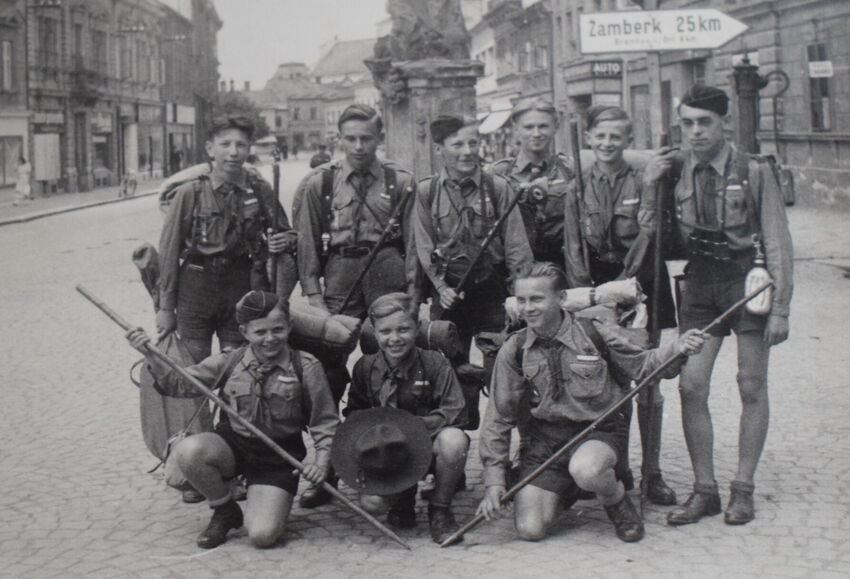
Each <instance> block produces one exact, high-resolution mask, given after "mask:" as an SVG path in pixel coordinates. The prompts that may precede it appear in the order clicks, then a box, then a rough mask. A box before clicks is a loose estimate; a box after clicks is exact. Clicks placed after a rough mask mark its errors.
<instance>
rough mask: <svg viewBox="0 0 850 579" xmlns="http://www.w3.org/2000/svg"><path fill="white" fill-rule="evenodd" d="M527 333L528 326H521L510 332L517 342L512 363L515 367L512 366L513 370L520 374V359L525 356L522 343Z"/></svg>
mask: <svg viewBox="0 0 850 579" xmlns="http://www.w3.org/2000/svg"><path fill="white" fill-rule="evenodd" d="M527 333H528V328H523V329H521V330H518V331H516V332H515V333H514V334H512V335H514V336H517V342H518V343H519V347H518V348H517V349H516V352H515V354H514V364H515V365H516V368H514V370H517V371H518V372H519V373H520V374H522V360H523V358H524V357H525V349H524V348H523V347H522V344H523V343H524V342H525V340H526V335H527ZM520 336H521V337H520Z"/></svg>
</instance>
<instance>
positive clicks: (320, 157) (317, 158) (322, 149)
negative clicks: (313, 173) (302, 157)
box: [310, 145, 331, 169]
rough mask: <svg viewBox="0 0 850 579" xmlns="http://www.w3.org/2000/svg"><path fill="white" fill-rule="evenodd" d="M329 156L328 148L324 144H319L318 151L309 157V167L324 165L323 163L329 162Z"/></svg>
mask: <svg viewBox="0 0 850 579" xmlns="http://www.w3.org/2000/svg"><path fill="white" fill-rule="evenodd" d="M330 161H331V156H330V155H328V148H327V146H326V145H319V152H318V153H316V154H315V155H313V156H312V157H310V168H311V169H315V168H316V167H318V166H319V165H324V164H325V163H330Z"/></svg>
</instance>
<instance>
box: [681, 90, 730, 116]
mask: <svg viewBox="0 0 850 579" xmlns="http://www.w3.org/2000/svg"><path fill="white" fill-rule="evenodd" d="M681 104H683V105H686V106H689V107H693V108H695V109H704V110H706V111H711V112H713V113H717V114H718V115H720V116H721V117H725V116H726V113H728V112H729V97H728V96H727V94H726V92H724V91H723V90H721V89H719V88H717V87H714V86H706V85H704V84H695V85H693V86H692V87H691V88H689V89H688V91H687V92H686V93H685V94H684V96H683V97H682V102H681Z"/></svg>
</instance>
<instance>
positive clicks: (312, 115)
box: [310, 107, 317, 121]
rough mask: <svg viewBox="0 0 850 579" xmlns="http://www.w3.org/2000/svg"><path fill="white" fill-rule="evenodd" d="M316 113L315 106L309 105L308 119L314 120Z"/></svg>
mask: <svg viewBox="0 0 850 579" xmlns="http://www.w3.org/2000/svg"><path fill="white" fill-rule="evenodd" d="M316 114H317V111H316V107H310V120H311V121H315V120H316Z"/></svg>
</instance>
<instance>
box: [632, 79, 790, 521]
mask: <svg viewBox="0 0 850 579" xmlns="http://www.w3.org/2000/svg"><path fill="white" fill-rule="evenodd" d="M678 112H679V124H680V126H681V128H682V136H683V138H684V140H685V142H686V144H687V145H689V148H690V150H689V151H688V152H687V153H686V156H685V159H684V163H683V165H682V166H681V168H680V170H674V169H673V160H674V159H673V157H672V155H670V154H660V155H657V156H656V157H654V158H653V159H652V160H651V162H650V163H649V165H648V166H647V168H646V171H645V173H644V178H645V181H646V184H647V186H654V184H655V182H656V181H657V180H658V179H660V178H661V176H662V175H664V174H665V173H667V172H670V171H674V173H675V174H674V175H673V177H674V178H678V183H677V185H676V188H675V208H676V221H677V224H678V233H679V235H680V237H681V240H682V242H683V243H685V244H686V246H687V248H688V264H687V266H686V268H685V278H686V279H685V284H684V289H683V291H682V303H681V304H680V306H679V331H680V332H686V331H687V330H689V329H691V328H696V327H702V326H704V325H705V324H707V323H708V322H709V321H710V320H712V319H713V318H715V317H716V316H717V315H719V314H720V312H722V311H723V310H725V309H726V308H728V307H729V306H730V305H731V304H732V303H734V302H735V301H737V300H739V299H741V298H742V297H743V296H744V291H745V278H746V276H747V272H748V271H749V269H750V268H751V267H752V265H753V259H754V257H755V255H756V254H757V253H759V252H763V253H764V254H765V256H766V262H767V270H768V271H769V272H770V276H771V277H772V278H773V282H774V284H775V287H774V290H773V298H772V304H770V311H769V313H767V314H759V315H757V314H754V313H751V312H750V311H748V310H746V309H744V310H742V311H741V312H740V313H739V314H738V315H736V316H733V317H732V318H730V319H729V320H728V322H727V323H726V324H724V325H723V326H721V327H718V328H717V329H716V330H715V331H713V332H712V334H711V336H710V338H709V339H708V341H707V343H706V346H705V348H704V349H703V351H702V353H701V354H699V355H698V356H694V357H693V358H691V359H690V360H689V361H688V363H687V365H686V366H685V368H684V369H683V370H682V374H681V377H680V379H679V393H680V395H681V398H682V424H683V426H684V429H685V440H686V442H687V445H688V452H689V453H690V456H691V464H692V466H693V469H694V492H693V493H692V494H691V495H690V497H689V498H688V499H687V501H685V504H684V505H682V506H681V507H678V508H676V509H674V510H673V511H671V512H670V514H669V516H668V517H667V522H668V523H669V524H671V525H685V524H689V523H696V522H697V521H699V520H700V519H701V518H702V517H704V516H711V515H717V514H719V513H720V511H721V504H720V494H719V492H718V488H717V481H716V480H715V475H714V463H713V456H712V454H713V445H714V432H713V428H712V424H711V415H710V413H709V408H708V396H709V390H710V381H711V373H712V369H713V367H714V362H715V360H716V358H717V354H718V352H719V351H720V346H721V344H722V343H723V338H724V337H725V336H728V335H729V334H730V333H731V332H733V331H734V332H735V334H736V336H737V342H738V389H739V392H740V395H741V426H740V432H739V438H738V469H737V473H736V474H735V479H734V480H733V481H732V483H731V493H730V498H729V503H728V505H727V507H726V513H725V521H726V523H727V524H730V525H743V524H746V523H748V522H749V521H751V520H752V519H753V518H754V517H755V508H754V504H753V491H754V489H755V486H754V483H753V481H754V477H755V471H756V466H757V465H758V461H759V457H760V456H761V451H762V449H763V448H764V442H765V438H766V437H767V427H768V417H769V412H770V411H769V406H768V395H767V363H768V356H769V354H770V347H771V346H775V345H777V344H779V343H781V342H783V341H785V339H787V337H788V314H789V311H790V310H789V304H790V301H791V293H792V289H793V283H792V275H793V268H792V259H793V255H792V253H793V252H792V245H791V235H790V233H789V231H788V220H787V218H786V216H785V206H784V203H783V199H782V195H781V193H780V190H779V184H778V183H777V181H776V178H775V176H774V173H773V170H772V169H771V167H770V166H769V165H768V163H767V162H764V161H761V160H759V159H758V158H754V157H750V156H747V155H744V154H742V153H741V152H739V151H738V150H737V149H736V147H735V145H734V144H732V143H729V142H727V140H726V137H725V134H724V130H725V128H726V127H727V126H728V123H729V121H730V117H729V97H727V96H726V93H725V92H723V91H722V90H721V89H719V88H716V87H711V86H703V85H694V86H693V87H691V88H690V89H689V90H688V92H687V93H685V95H684V96H683V97H682V101H681V104H680V105H679V109H678Z"/></svg>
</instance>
